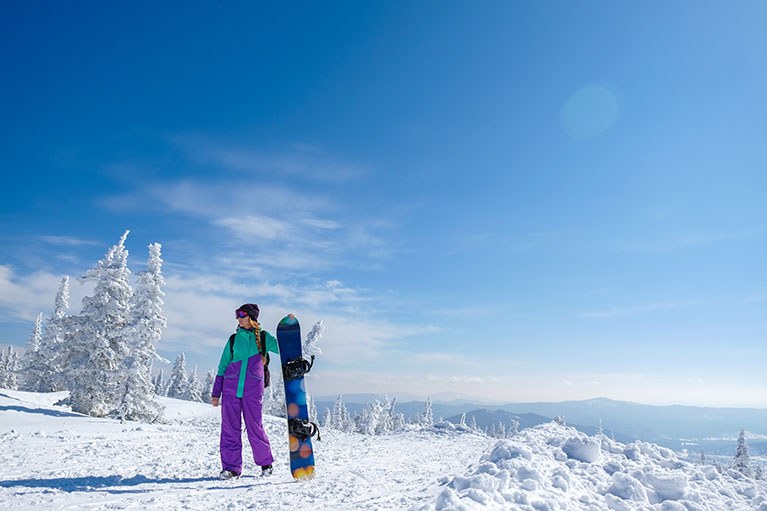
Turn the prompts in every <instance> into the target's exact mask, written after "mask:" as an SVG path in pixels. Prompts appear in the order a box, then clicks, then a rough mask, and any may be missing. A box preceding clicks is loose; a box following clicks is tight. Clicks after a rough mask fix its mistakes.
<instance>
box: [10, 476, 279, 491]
mask: <svg viewBox="0 0 767 511" xmlns="http://www.w3.org/2000/svg"><path fill="white" fill-rule="evenodd" d="M246 478H247V476H246V477H244V478H241V479H238V480H237V481H243V479H246ZM202 482H221V481H220V479H219V478H218V477H194V478H186V479H168V478H165V479H153V478H150V477H146V476H142V475H136V476H133V477H130V478H127V479H126V478H123V477H122V476H119V475H114V476H106V477H98V476H89V477H59V478H54V479H13V480H9V481H0V488H12V487H26V488H50V489H56V490H61V491H65V492H87V491H93V492H106V493H149V492H151V491H152V489H151V488H147V489H141V490H129V489H127V488H126V489H122V488H120V487H129V486H139V485H142V484H189V483H202ZM243 482H245V481H243ZM265 484H274V483H273V482H272V481H268V482H267V481H263V482H259V483H256V484H240V485H237V484H235V485H230V484H226V485H224V486H220V487H208V488H206V489H209V490H214V489H231V488H247V487H251V486H260V485H265ZM277 484H280V483H277Z"/></svg>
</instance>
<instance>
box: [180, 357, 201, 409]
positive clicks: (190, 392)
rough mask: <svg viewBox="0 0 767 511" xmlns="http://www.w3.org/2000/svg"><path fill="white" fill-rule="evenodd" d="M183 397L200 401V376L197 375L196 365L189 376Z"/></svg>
mask: <svg viewBox="0 0 767 511" xmlns="http://www.w3.org/2000/svg"><path fill="white" fill-rule="evenodd" d="M183 399H185V400H187V401H193V402H195V403H202V382H200V378H199V377H198V376H197V366H194V370H193V371H192V375H191V376H190V377H189V385H188V386H187V388H186V392H185V393H184V397H183Z"/></svg>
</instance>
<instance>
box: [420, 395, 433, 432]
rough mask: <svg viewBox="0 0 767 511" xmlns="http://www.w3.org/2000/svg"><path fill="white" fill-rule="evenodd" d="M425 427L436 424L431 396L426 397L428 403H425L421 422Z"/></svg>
mask: <svg viewBox="0 0 767 511" xmlns="http://www.w3.org/2000/svg"><path fill="white" fill-rule="evenodd" d="M421 424H423V426H424V427H427V428H430V427H432V426H434V412H433V411H432V407H431V398H430V397H427V398H426V404H425V405H424V412H423V420H422V422H421Z"/></svg>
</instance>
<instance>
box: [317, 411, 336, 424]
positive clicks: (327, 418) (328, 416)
mask: <svg viewBox="0 0 767 511" xmlns="http://www.w3.org/2000/svg"><path fill="white" fill-rule="evenodd" d="M320 425H321V426H322V427H323V428H332V427H333V414H332V413H331V412H330V408H325V413H324V414H323V415H322V422H321V423H320Z"/></svg>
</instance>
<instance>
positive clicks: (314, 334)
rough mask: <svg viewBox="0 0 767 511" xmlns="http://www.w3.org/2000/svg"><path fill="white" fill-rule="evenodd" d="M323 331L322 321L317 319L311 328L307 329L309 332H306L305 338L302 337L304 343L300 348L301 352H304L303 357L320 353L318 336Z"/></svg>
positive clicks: (320, 335)
mask: <svg viewBox="0 0 767 511" xmlns="http://www.w3.org/2000/svg"><path fill="white" fill-rule="evenodd" d="M324 331H325V325H324V324H323V323H322V321H318V322H316V323H315V324H314V326H312V329H311V330H310V331H309V334H307V336H306V339H304V344H303V346H302V348H301V352H302V353H303V354H304V357H309V356H311V355H322V350H321V349H320V347H319V345H318V343H319V340H320V337H322V332H324Z"/></svg>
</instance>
